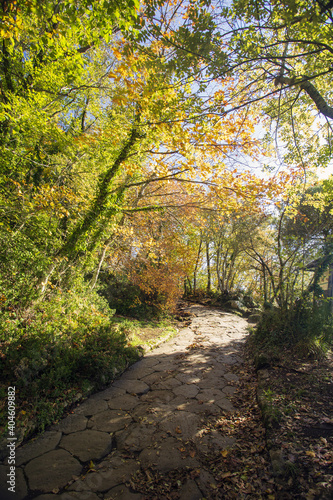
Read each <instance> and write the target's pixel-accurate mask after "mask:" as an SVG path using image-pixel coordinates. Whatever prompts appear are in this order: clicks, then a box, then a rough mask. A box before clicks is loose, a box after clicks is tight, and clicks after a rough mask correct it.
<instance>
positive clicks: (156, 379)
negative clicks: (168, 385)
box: [142, 372, 165, 386]
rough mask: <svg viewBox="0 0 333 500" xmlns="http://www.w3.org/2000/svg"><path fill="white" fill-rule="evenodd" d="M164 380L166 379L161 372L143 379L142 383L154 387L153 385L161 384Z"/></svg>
mask: <svg viewBox="0 0 333 500" xmlns="http://www.w3.org/2000/svg"><path fill="white" fill-rule="evenodd" d="M164 379H165V377H163V374H162V373H161V372H153V373H151V374H150V375H147V376H146V377H143V378H142V381H143V382H145V383H146V384H148V385H150V386H152V385H153V384H159V383H160V382H161V381H162V380H164Z"/></svg>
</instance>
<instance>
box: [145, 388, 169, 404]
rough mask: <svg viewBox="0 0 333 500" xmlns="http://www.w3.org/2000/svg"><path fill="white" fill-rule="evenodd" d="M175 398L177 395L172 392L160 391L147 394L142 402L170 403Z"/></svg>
mask: <svg viewBox="0 0 333 500" xmlns="http://www.w3.org/2000/svg"><path fill="white" fill-rule="evenodd" d="M174 398H175V395H174V393H173V392H172V391H167V390H159V391H151V392H148V394H145V395H144V396H142V397H141V400H142V401H145V402H154V403H155V402H156V401H160V402H161V403H168V402H169V401H172V399H174Z"/></svg>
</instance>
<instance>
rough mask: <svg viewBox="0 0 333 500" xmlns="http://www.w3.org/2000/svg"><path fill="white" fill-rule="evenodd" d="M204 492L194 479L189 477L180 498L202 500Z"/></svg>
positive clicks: (182, 499) (180, 499)
mask: <svg viewBox="0 0 333 500" xmlns="http://www.w3.org/2000/svg"><path fill="white" fill-rule="evenodd" d="M201 499H202V493H201V491H200V490H199V488H198V486H197V484H196V482H195V481H193V479H187V480H186V481H185V483H184V484H183V486H182V488H181V490H180V497H179V500H201Z"/></svg>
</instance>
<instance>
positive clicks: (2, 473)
mask: <svg viewBox="0 0 333 500" xmlns="http://www.w3.org/2000/svg"><path fill="white" fill-rule="evenodd" d="M8 473H9V467H8V466H6V465H0V494H1V496H0V498H1V500H7V498H8V499H9V500H10V499H12V500H24V499H25V498H26V496H27V494H28V489H27V483H26V481H25V479H24V475H23V470H22V469H21V468H19V467H16V469H15V493H13V492H11V491H8V487H9V486H10V485H9V484H8V487H6V485H7V481H9V476H7V474H8ZM2 488H3V490H2Z"/></svg>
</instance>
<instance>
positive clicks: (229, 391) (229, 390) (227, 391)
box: [222, 385, 237, 396]
mask: <svg viewBox="0 0 333 500" xmlns="http://www.w3.org/2000/svg"><path fill="white" fill-rule="evenodd" d="M222 392H224V394H227V396H229V395H233V394H235V392H237V389H236V387H233V386H232V385H226V386H225V387H223V389H222Z"/></svg>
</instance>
